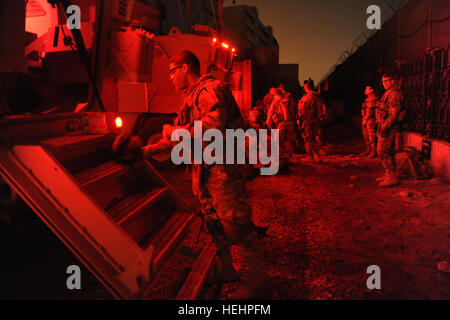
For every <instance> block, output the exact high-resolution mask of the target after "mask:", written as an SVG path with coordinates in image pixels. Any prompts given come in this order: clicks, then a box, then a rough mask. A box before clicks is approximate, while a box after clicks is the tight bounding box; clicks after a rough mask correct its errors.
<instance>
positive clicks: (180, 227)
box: [139, 211, 195, 272]
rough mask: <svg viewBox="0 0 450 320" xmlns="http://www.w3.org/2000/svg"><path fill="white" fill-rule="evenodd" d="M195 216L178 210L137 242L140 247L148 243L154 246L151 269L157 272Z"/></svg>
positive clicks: (144, 246)
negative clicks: (154, 230)
mask: <svg viewBox="0 0 450 320" xmlns="http://www.w3.org/2000/svg"><path fill="white" fill-rule="evenodd" d="M194 217H195V213H193V212H185V211H180V212H176V213H174V214H173V215H172V216H171V217H170V218H169V219H167V221H166V222H165V223H164V225H163V226H161V228H160V229H158V231H157V232H156V233H154V234H152V235H150V236H149V237H147V238H146V239H144V240H143V241H141V242H140V243H139V245H140V246H141V247H142V248H147V247H148V246H150V245H153V246H154V251H153V256H154V258H153V261H152V270H153V272H157V271H158V270H160V269H161V267H162V266H163V265H164V263H165V262H166V261H167V259H168V258H169V257H170V255H171V254H172V253H173V252H174V250H175V249H176V248H177V247H178V245H179V244H180V242H181V240H182V239H183V238H184V236H185V234H186V233H187V231H188V226H189V225H190V223H191V221H192V219H193V218H194Z"/></svg>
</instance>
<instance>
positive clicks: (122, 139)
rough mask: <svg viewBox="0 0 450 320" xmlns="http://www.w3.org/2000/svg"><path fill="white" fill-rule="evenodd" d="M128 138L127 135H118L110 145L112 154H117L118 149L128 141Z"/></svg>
mask: <svg viewBox="0 0 450 320" xmlns="http://www.w3.org/2000/svg"><path fill="white" fill-rule="evenodd" d="M129 138H130V137H129V136H128V135H127V134H124V133H122V134H120V135H119V136H117V138H116V140H114V142H113V144H112V149H113V151H114V152H117V151H118V150H119V148H120V146H121V145H122V144H123V143H125V141H126V140H127V139H129Z"/></svg>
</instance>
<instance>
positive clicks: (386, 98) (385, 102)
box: [377, 87, 403, 177]
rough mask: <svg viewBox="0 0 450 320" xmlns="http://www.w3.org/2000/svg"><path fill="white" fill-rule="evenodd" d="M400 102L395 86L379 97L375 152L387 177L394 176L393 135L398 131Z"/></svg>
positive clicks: (401, 100) (400, 95)
mask: <svg viewBox="0 0 450 320" xmlns="http://www.w3.org/2000/svg"><path fill="white" fill-rule="evenodd" d="M402 102H403V95H402V92H401V91H400V89H399V88H397V87H393V88H391V89H389V90H387V91H386V92H385V93H384V95H383V97H382V98H381V106H380V112H379V113H380V115H379V116H380V124H379V128H378V148H377V152H378V156H379V157H380V160H381V162H382V164H383V168H384V169H385V171H386V176H388V177H393V176H395V170H396V163H395V137H396V136H397V132H398V123H397V117H398V114H399V112H400V111H401V109H402Z"/></svg>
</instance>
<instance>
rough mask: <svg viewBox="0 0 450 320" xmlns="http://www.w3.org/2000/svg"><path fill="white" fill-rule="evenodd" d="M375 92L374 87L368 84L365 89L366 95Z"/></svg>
mask: <svg viewBox="0 0 450 320" xmlns="http://www.w3.org/2000/svg"><path fill="white" fill-rule="evenodd" d="M371 93H373V89H372V87H371V86H367V87H366V89H365V90H364V94H365V95H366V96H368V95H369V94H371Z"/></svg>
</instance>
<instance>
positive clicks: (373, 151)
mask: <svg viewBox="0 0 450 320" xmlns="http://www.w3.org/2000/svg"><path fill="white" fill-rule="evenodd" d="M367 157H368V158H369V159H374V158H376V157H377V147H376V145H375V144H372V146H371V151H370V153H369V154H368V156H367Z"/></svg>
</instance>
